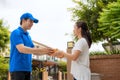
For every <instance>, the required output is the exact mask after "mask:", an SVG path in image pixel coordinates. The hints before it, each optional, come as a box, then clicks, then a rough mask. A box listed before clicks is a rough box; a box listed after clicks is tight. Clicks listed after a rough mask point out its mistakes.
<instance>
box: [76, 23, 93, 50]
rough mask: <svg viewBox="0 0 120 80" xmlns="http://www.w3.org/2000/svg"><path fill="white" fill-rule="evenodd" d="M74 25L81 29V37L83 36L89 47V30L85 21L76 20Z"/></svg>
mask: <svg viewBox="0 0 120 80" xmlns="http://www.w3.org/2000/svg"><path fill="white" fill-rule="evenodd" d="M76 25H77V27H78V28H81V29H82V30H81V35H82V37H84V38H85V39H86V40H87V43H88V45H89V48H90V47H91V44H92V38H91V35H90V32H89V29H88V26H87V23H86V22H84V21H77V22H76Z"/></svg>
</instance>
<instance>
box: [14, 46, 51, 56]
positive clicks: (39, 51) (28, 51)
mask: <svg viewBox="0 0 120 80" xmlns="http://www.w3.org/2000/svg"><path fill="white" fill-rule="evenodd" d="M16 48H17V49H18V51H19V52H20V53H26V54H35V55H43V54H49V53H51V52H52V51H53V49H52V48H42V49H41V48H30V47H27V46H24V45H23V44H18V45H16Z"/></svg>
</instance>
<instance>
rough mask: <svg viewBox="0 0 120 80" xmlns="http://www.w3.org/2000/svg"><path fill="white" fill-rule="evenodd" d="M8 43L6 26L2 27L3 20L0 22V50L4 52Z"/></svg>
mask: <svg viewBox="0 0 120 80" xmlns="http://www.w3.org/2000/svg"><path fill="white" fill-rule="evenodd" d="M8 43H9V31H8V26H4V24H3V20H0V50H5V48H7V45H8Z"/></svg>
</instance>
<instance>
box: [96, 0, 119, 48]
mask: <svg viewBox="0 0 120 80" xmlns="http://www.w3.org/2000/svg"><path fill="white" fill-rule="evenodd" d="M98 21H99V27H98V31H101V32H102V35H103V37H102V39H103V40H107V41H108V42H109V45H110V46H111V49H112V44H113V41H117V39H120V1H118V2H113V3H110V4H108V5H107V7H106V8H103V11H102V12H101V13H100V18H99V19H98Z"/></svg>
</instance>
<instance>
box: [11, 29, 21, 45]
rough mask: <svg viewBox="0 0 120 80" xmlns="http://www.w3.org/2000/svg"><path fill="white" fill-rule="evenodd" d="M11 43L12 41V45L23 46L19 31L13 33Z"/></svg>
mask: <svg viewBox="0 0 120 80" xmlns="http://www.w3.org/2000/svg"><path fill="white" fill-rule="evenodd" d="M10 41H11V44H13V45H15V46H16V45H18V44H23V40H22V35H21V33H20V32H19V30H18V31H17V30H16V31H14V32H12V33H11V36H10Z"/></svg>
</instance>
